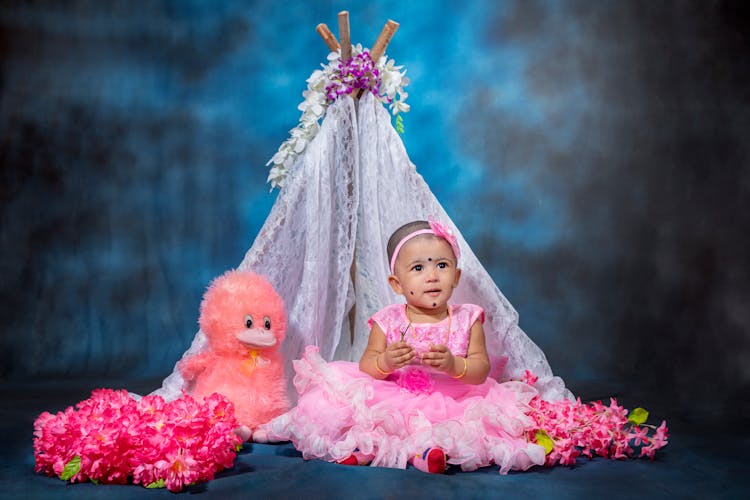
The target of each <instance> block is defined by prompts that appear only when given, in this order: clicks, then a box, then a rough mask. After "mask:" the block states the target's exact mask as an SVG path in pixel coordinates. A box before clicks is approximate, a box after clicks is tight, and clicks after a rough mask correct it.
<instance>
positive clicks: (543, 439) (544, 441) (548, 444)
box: [534, 429, 555, 455]
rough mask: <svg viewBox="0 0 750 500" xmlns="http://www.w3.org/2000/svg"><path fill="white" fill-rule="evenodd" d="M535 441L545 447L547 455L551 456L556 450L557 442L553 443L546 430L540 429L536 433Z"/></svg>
mask: <svg viewBox="0 0 750 500" xmlns="http://www.w3.org/2000/svg"><path fill="white" fill-rule="evenodd" d="M534 439H536V444H538V445H539V446H542V447H544V454H545V455H549V454H550V453H551V452H552V450H553V449H554V448H555V442H554V441H552V438H551V437H549V434H547V433H546V432H545V431H544V429H539V430H538V431H536V434H535V435H534Z"/></svg>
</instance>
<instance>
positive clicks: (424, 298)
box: [392, 235, 460, 310]
mask: <svg viewBox="0 0 750 500" xmlns="http://www.w3.org/2000/svg"><path fill="white" fill-rule="evenodd" d="M394 276H395V278H396V280H393V281H392V285H393V287H394V290H395V291H396V293H399V294H401V295H403V296H404V297H405V298H406V302H407V303H408V304H409V305H411V306H412V307H416V308H419V309H423V310H430V309H436V308H441V307H443V306H445V304H447V303H448V299H450V297H451V295H452V294H453V289H454V288H455V287H456V285H458V279H459V277H460V272H459V271H458V269H457V267H456V256H455V255H453V250H452V249H451V246H450V244H448V242H447V241H445V240H444V239H442V238H439V237H435V236H432V235H422V236H417V237H415V238H412V239H411V240H409V241H407V242H406V244H405V245H404V246H403V247H401V251H400V252H399V254H398V258H397V259H396V266H395V269H394Z"/></svg>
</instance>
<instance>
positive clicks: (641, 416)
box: [628, 407, 648, 425]
mask: <svg viewBox="0 0 750 500" xmlns="http://www.w3.org/2000/svg"><path fill="white" fill-rule="evenodd" d="M646 420H648V411H647V410H645V409H644V408H641V407H638V408H634V409H633V411H631V412H630V415H628V422H629V423H631V424H635V425H641V424H642V423H644V422H645V421H646Z"/></svg>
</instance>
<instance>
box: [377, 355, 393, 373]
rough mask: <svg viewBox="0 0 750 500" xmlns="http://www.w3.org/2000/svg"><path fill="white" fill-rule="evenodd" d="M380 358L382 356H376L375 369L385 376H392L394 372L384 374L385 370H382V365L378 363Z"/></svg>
mask: <svg viewBox="0 0 750 500" xmlns="http://www.w3.org/2000/svg"><path fill="white" fill-rule="evenodd" d="M379 357H380V354H378V355H377V356H375V369H376V370H377V371H379V372H380V373H382V374H383V375H390V374H391V373H393V372H384V371H383V370H381V369H380V363H378V358H379Z"/></svg>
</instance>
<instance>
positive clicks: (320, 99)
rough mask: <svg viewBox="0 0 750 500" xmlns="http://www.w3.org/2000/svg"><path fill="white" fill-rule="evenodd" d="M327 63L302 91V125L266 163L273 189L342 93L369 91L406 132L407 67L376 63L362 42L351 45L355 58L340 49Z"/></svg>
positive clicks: (382, 61) (388, 61)
mask: <svg viewBox="0 0 750 500" xmlns="http://www.w3.org/2000/svg"><path fill="white" fill-rule="evenodd" d="M328 61H329V62H328V64H321V66H322V69H316V70H315V71H313V72H312V74H311V75H310V77H309V78H308V79H307V90H305V91H304V92H302V96H303V97H304V98H305V100H304V101H302V102H301V103H300V104H299V106H297V109H299V110H300V111H302V116H301V117H300V120H299V125H297V126H296V127H295V128H293V129H292V130H290V131H289V134H290V137H289V138H288V139H287V140H286V141H284V142H283V143H282V144H281V146H280V147H279V150H278V151H277V152H276V154H275V155H274V156H273V158H271V159H270V160H269V161H268V163H266V166H269V165H273V167H271V170H270V172H269V173H268V181H267V182H270V183H271V189H273V188H277V187H281V186H283V184H284V179H285V178H286V176H287V175H288V174H289V170H290V169H291V168H292V165H293V164H294V160H295V159H296V158H297V156H299V155H300V154H301V153H302V152H303V151H304V150H305V148H306V147H307V145H308V144H309V143H310V141H312V140H313V139H314V138H315V136H316V135H317V133H318V130H319V129H320V121H321V120H322V119H323V117H324V116H325V114H326V110H327V109H328V106H330V105H331V104H332V103H333V102H334V101H335V100H336V99H338V98H339V97H341V96H343V95H349V94H352V93H353V92H359V91H370V92H372V93H373V94H374V95H375V97H376V98H378V100H380V102H382V103H383V104H386V105H388V106H389V108H390V110H391V112H392V113H393V115H394V116H395V117H396V130H398V131H399V132H400V133H403V131H404V128H403V121H402V118H401V115H400V113H408V112H409V105H408V104H406V98H407V97H408V96H409V94H407V93H406V91H405V90H404V87H406V86H407V85H408V84H409V79H408V78H406V70H403V71H402V69H403V66H396V63H395V62H394V61H393V59H388V57H387V56H385V55H384V56H382V57H381V58H380V59H379V60H378V61H377V63H375V62H374V61H373V60H372V58H371V57H370V51H369V50H368V49H363V48H362V45H361V44H357V45H354V46H352V57H351V58H350V59H349V60H347V61H342V60H341V51H336V52H331V53H330V54H329V55H328Z"/></svg>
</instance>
